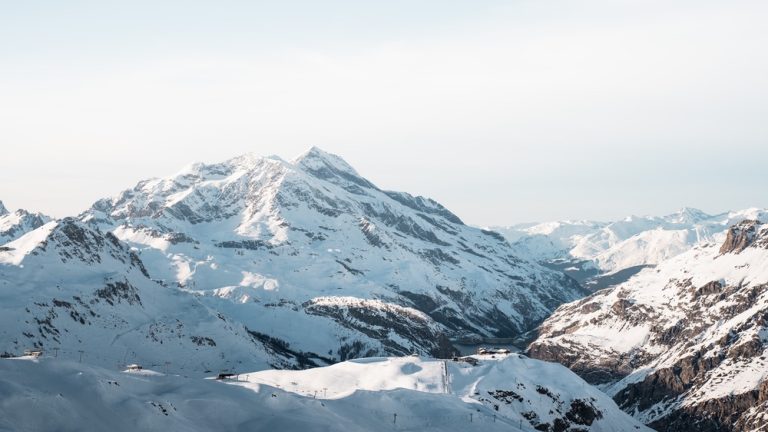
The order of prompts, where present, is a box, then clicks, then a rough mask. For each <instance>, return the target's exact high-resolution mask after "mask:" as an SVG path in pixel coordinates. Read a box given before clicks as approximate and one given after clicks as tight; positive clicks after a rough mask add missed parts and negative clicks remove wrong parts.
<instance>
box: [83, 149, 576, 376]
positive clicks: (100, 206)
mask: <svg viewBox="0 0 768 432" xmlns="http://www.w3.org/2000/svg"><path fill="white" fill-rule="evenodd" d="M81 219H82V220H83V221H85V222H87V223H89V224H93V225H95V226H98V227H100V229H101V230H103V231H110V232H112V233H113V234H114V235H115V236H116V237H117V238H119V239H120V240H122V241H125V242H127V243H128V244H130V245H131V246H132V247H135V248H136V249H137V253H138V255H139V256H140V258H141V260H142V262H143V263H144V265H145V266H146V268H147V271H148V273H149V274H150V275H151V276H152V278H153V279H156V280H158V281H160V282H161V283H163V284H165V285H167V286H168V287H178V288H180V289H181V290H184V291H186V292H188V293H192V294H195V295H198V296H199V300H200V301H201V302H203V303H204V304H205V305H207V307H209V308H211V309H214V310H217V311H220V312H221V313H223V314H224V315H226V316H228V317H231V318H232V319H234V320H235V321H237V322H239V323H242V324H243V325H245V326H247V327H248V328H249V329H251V330H255V331H257V332H259V333H260V334H261V335H263V338H264V339H265V340H267V338H266V337H267V336H268V337H269V338H271V339H268V340H269V341H271V342H273V345H275V344H276V346H279V345H280V344H281V343H282V342H287V343H289V344H290V346H291V347H292V348H295V349H297V350H301V351H305V352H314V353H319V354H322V355H324V356H327V357H328V358H329V359H336V360H339V359H346V358H354V357H359V356H371V355H383V354H408V353H411V352H419V353H423V354H432V355H446V354H450V352H451V351H452V348H451V347H450V345H449V344H448V343H447V340H446V339H445V338H444V337H441V336H440V335H441V334H447V335H449V336H454V337H455V336H466V335H478V336H497V337H512V336H516V335H518V334H520V333H523V332H525V331H527V330H529V329H531V328H533V327H535V325H536V324H537V323H539V322H540V321H541V320H543V319H544V318H546V317H547V316H548V315H549V313H551V311H552V310H554V308H556V307H557V306H558V305H559V304H561V303H563V302H565V301H570V300H574V299H577V298H579V297H581V296H582V295H584V292H583V291H582V290H581V288H580V287H579V286H578V284H577V283H575V282H574V281H573V280H571V279H570V278H567V277H564V276H563V275H562V274H560V273H558V272H554V271H551V270H548V269H545V268H543V267H541V266H540V265H538V264H536V263H535V262H532V261H528V260H526V259H521V258H519V257H517V256H515V255H514V254H513V250H512V249H511V248H510V246H509V244H508V243H507V242H506V241H505V240H504V238H503V237H501V236H500V235H498V234H496V233H494V232H490V231H484V230H480V229H477V228H473V227H469V226H466V225H464V224H463V223H462V222H461V220H460V219H459V218H458V217H457V216H455V215H454V214H452V213H451V212H449V211H448V210H447V209H445V208H444V207H442V206H441V205H440V204H438V203H436V202H434V201H432V200H429V199H426V198H422V197H414V196H411V195H409V194H406V193H400V192H389V191H383V190H380V189H378V188H377V187H376V186H374V185H373V184H371V183H370V182H369V181H368V180H366V179H364V178H363V177H361V176H360V175H359V174H358V173H357V172H356V171H355V170H354V169H353V168H352V167H350V166H349V165H348V164H347V163H346V162H344V161H343V160H341V159H340V158H339V157H337V156H334V155H331V154H328V153H325V152H323V151H321V150H319V149H316V148H312V149H311V150H309V151H308V152H306V153H305V154H303V155H301V156H300V157H299V158H297V159H296V160H294V161H292V162H286V161H283V160H281V159H279V158H276V157H271V158H263V157H257V156H253V155H246V156H242V157H238V158H234V159H231V160H229V161H226V162H223V163H219V164H211V165H205V164H194V165H191V166H189V167H187V168H186V169H184V170H183V171H182V172H180V173H178V174H177V175H174V176H171V177H168V178H165V179H156V180H147V181H143V182H140V183H139V184H138V185H137V186H136V187H135V188H133V189H130V190H127V191H124V192H122V193H121V194H119V195H118V196H116V197H113V198H110V199H104V200H101V201H99V202H97V203H96V204H94V206H93V207H92V208H91V209H90V210H88V211H87V212H85V213H84V214H83V215H82V216H81ZM317 364H321V363H317Z"/></svg>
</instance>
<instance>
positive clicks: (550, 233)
mask: <svg viewBox="0 0 768 432" xmlns="http://www.w3.org/2000/svg"><path fill="white" fill-rule="evenodd" d="M748 219H749V220H760V221H768V212H766V211H765V210H763V209H756V208H752V209H746V210H740V211H731V212H726V213H722V214H718V215H709V214H706V213H704V212H702V211H701V210H697V209H692V208H683V209H681V210H680V211H678V212H676V213H673V214H670V215H667V216H629V217H627V218H625V219H624V220H621V221H615V222H594V221H559V222H546V223H540V224H522V225H513V226H509V227H495V228H494V229H495V230H496V231H498V232H500V233H501V234H503V235H504V236H505V237H506V238H507V239H508V240H509V241H510V242H512V245H513V247H514V248H515V249H517V250H518V251H519V252H518V253H519V254H521V255H523V256H528V257H531V258H533V259H535V260H537V261H540V262H548V263H550V264H556V265H558V266H559V267H561V269H566V270H567V271H566V273H568V274H571V275H573V276H574V277H576V278H579V279H582V278H583V279H586V283H585V286H587V287H589V284H590V282H591V283H596V284H601V285H606V286H609V285H611V284H612V283H610V281H607V282H608V283H600V282H597V281H595V280H592V281H590V280H588V279H587V278H588V277H589V276H595V275H597V274H600V273H603V274H611V273H616V272H618V271H621V270H625V269H631V268H635V269H638V270H639V268H640V267H641V266H649V265H656V264H658V263H660V262H662V261H664V260H666V259H668V258H672V257H674V256H677V255H679V254H681V253H683V252H685V251H687V250H689V249H690V248H691V247H693V246H695V245H697V244H701V243H706V242H712V241H717V239H719V238H720V236H721V235H722V234H723V233H724V232H725V231H726V230H727V229H728V227H730V226H731V225H733V224H736V223H738V222H741V221H743V220H748ZM633 273H634V272H631V273H627V274H626V275H625V277H621V276H619V277H618V278H616V279H617V280H618V281H620V282H621V281H624V280H626V277H628V276H631V274H633ZM604 282H605V281H604ZM597 288H600V286H599V285H598V286H597Z"/></svg>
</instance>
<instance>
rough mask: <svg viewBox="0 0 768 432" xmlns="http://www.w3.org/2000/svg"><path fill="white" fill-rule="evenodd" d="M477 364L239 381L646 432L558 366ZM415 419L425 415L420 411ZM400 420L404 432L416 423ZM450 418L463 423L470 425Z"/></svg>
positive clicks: (522, 421)
mask: <svg viewBox="0 0 768 432" xmlns="http://www.w3.org/2000/svg"><path fill="white" fill-rule="evenodd" d="M473 359H475V360H477V361H478V364H476V365H472V364H469V363H467V362H465V361H451V360H434V359H427V358H419V357H416V356H409V357H400V358H366V359H359V360H352V361H347V362H343V363H339V364H335V365H333V366H328V367H323V368H316V369H308V370H303V371H277V370H269V371H261V372H256V373H251V374H246V375H241V376H240V377H239V379H240V380H241V381H246V383H241V382H239V383H237V384H238V385H242V386H245V387H248V388H254V389H258V388H259V387H260V386H262V385H267V386H272V387H277V388H280V389H283V390H285V391H289V392H292V393H296V394H301V395H306V396H309V397H318V398H322V399H330V400H344V399H346V398H349V397H354V395H356V394H357V393H358V392H360V391H361V390H362V391H369V392H387V391H394V390H397V389H408V390H414V391H417V392H424V393H431V394H435V395H440V396H442V397H444V398H446V399H451V398H454V399H457V400H462V401H464V402H466V403H468V404H474V405H475V406H476V409H477V411H476V413H475V414H474V418H473V420H474V421H475V422H480V423H492V420H493V419H494V418H496V421H497V422H502V421H504V422H507V423H508V424H510V425H515V426H518V427H522V428H523V429H524V430H532V429H533V428H535V427H538V429H537V430H561V431H566V430H590V431H630V430H647V428H645V427H643V426H641V425H640V424H639V423H638V422H637V421H635V420H633V419H632V418H631V417H630V416H628V415H627V414H625V413H624V412H622V411H621V410H620V409H619V408H618V407H617V406H616V405H615V404H614V402H613V401H612V400H611V399H610V398H609V397H607V396H606V395H605V394H604V393H602V392H600V391H598V390H597V389H595V388H594V387H592V386H590V385H589V384H587V383H585V382H584V381H582V380H581V379H580V378H578V377H577V376H576V375H574V374H573V373H572V372H571V371H569V370H568V369H566V368H564V367H562V366H560V365H558V364H554V363H546V362H541V361H537V360H533V359H528V358H526V357H524V356H520V355H518V354H509V355H494V356H491V355H484V356H473ZM413 414H415V415H424V414H423V412H422V413H419V412H418V411H416V412H413ZM401 417H402V419H401V421H402V424H401V426H406V425H407V423H408V421H409V420H411V419H408V418H407V417H405V416H401ZM451 418H456V420H455V421H454V422H459V423H464V422H466V421H467V420H468V419H467V418H466V417H461V416H451ZM415 420H417V419H413V421H414V422H415ZM413 426H416V425H415V424H414V425H413Z"/></svg>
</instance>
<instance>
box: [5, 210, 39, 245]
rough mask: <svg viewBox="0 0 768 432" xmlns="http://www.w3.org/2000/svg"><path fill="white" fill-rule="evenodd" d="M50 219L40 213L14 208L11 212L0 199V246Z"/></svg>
mask: <svg viewBox="0 0 768 432" xmlns="http://www.w3.org/2000/svg"><path fill="white" fill-rule="evenodd" d="M50 220H51V218H50V217H48V216H46V215H44V214H41V213H30V212H28V211H26V210H16V211H15V212H13V213H11V212H9V211H8V209H6V208H5V206H4V205H3V202H2V201H0V246H2V245H3V244H5V243H8V242H10V241H13V240H16V239H17V238H19V237H21V236H23V235H24V234H26V233H28V232H30V231H32V230H34V229H37V228H39V227H41V226H43V225H44V224H45V223H47V222H49V221H50Z"/></svg>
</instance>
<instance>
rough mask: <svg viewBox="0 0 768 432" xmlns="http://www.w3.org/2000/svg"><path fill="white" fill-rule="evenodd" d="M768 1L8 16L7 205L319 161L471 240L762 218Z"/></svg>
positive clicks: (84, 202) (48, 206) (83, 5)
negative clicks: (250, 166)
mask: <svg viewBox="0 0 768 432" xmlns="http://www.w3.org/2000/svg"><path fill="white" fill-rule="evenodd" d="M766 22H768V2H766V1H764V0H756V1H743V0H722V1H710V0H695V1H694V0H690V1H689V0H683V1H674V0H663V1H662V0H583V1H581V0H521V1H515V0H509V1H491V0H489V1H484V0H472V1H469V0H466V1H451V0H434V1H419V0H407V1H406V0H402V1H398V0H395V1H393V0H387V1H377V2H373V1H359V0H358V1H339V0H330V1H328V0H326V1H318V0H312V1H290V0H285V1H264V2H260V1H191V0H183V1H182V0H178V1H170V0H168V1H156V0H153V1H137V0H132V1H120V2H117V1H114V2H112V1H105V0H98V1H95V0H94V1H76V0H68V1H35V0H30V1H10V0H0V200H3V201H4V202H5V203H6V205H7V206H8V207H9V208H18V207H24V208H28V209H32V210H40V211H44V212H47V213H50V214H53V215H55V216H65V215H69V214H74V213H78V212H80V211H81V210H84V209H85V208H86V207H88V206H89V205H90V204H91V203H92V202H93V201H95V200H96V199H98V198H101V197H104V196H110V195H114V194H115V193H117V192H118V191H120V190H122V189H125V188H128V187H132V186H133V185H134V184H135V183H136V182H137V181H138V180H140V179H143V178H148V177H159V176H165V175H169V174H172V173H174V172H176V171H178V170H179V169H180V168H182V167H183V166H184V165H187V164H188V163H190V162H193V161H207V162H215V161H220V160H224V159H227V158H229V157H232V156H236V155H239V154H242V153H246V152H255V153H259V154H264V155H270V154H278V155H280V156H282V157H284V158H286V159H290V158H292V157H293V156H295V155H297V154H299V153H301V152H302V151H303V150H305V149H306V148H308V147H310V146H312V145H317V146H319V147H321V148H324V149H325V150H328V151H331V152H333V153H337V154H339V155H341V156H342V157H344V158H345V159H346V160H347V161H348V162H349V163H350V164H352V165H353V166H355V167H356V168H357V169H358V171H359V172H360V173H361V174H363V175H364V176H366V177H368V178H369V179H370V180H372V181H373V182H374V183H376V184H377V185H378V186H380V187H382V188H386V189H394V190H404V191H408V192H411V193H414V194H421V195H426V196H430V197H432V198H435V199H437V200H438V201H440V202H442V203H443V204H444V205H446V206H447V207H448V208H450V209H451V210H453V211H454V212H455V213H457V214H458V215H459V216H461V217H462V218H463V219H464V220H465V221H467V222H470V223H475V224H511V223H515V222H522V221H533V220H552V219H562V218H571V219H575V218H592V219H603V220H605V219H613V218H618V217H622V216H624V215H627V214H661V213H669V212H672V211H674V210H675V209H677V208H678V207H681V206H693V207H699V208H702V209H703V210H706V211H710V212H715V211H722V210H726V209H730V208H744V207H752V206H760V207H765V206H768V48H767V47H768V25H766Z"/></svg>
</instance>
